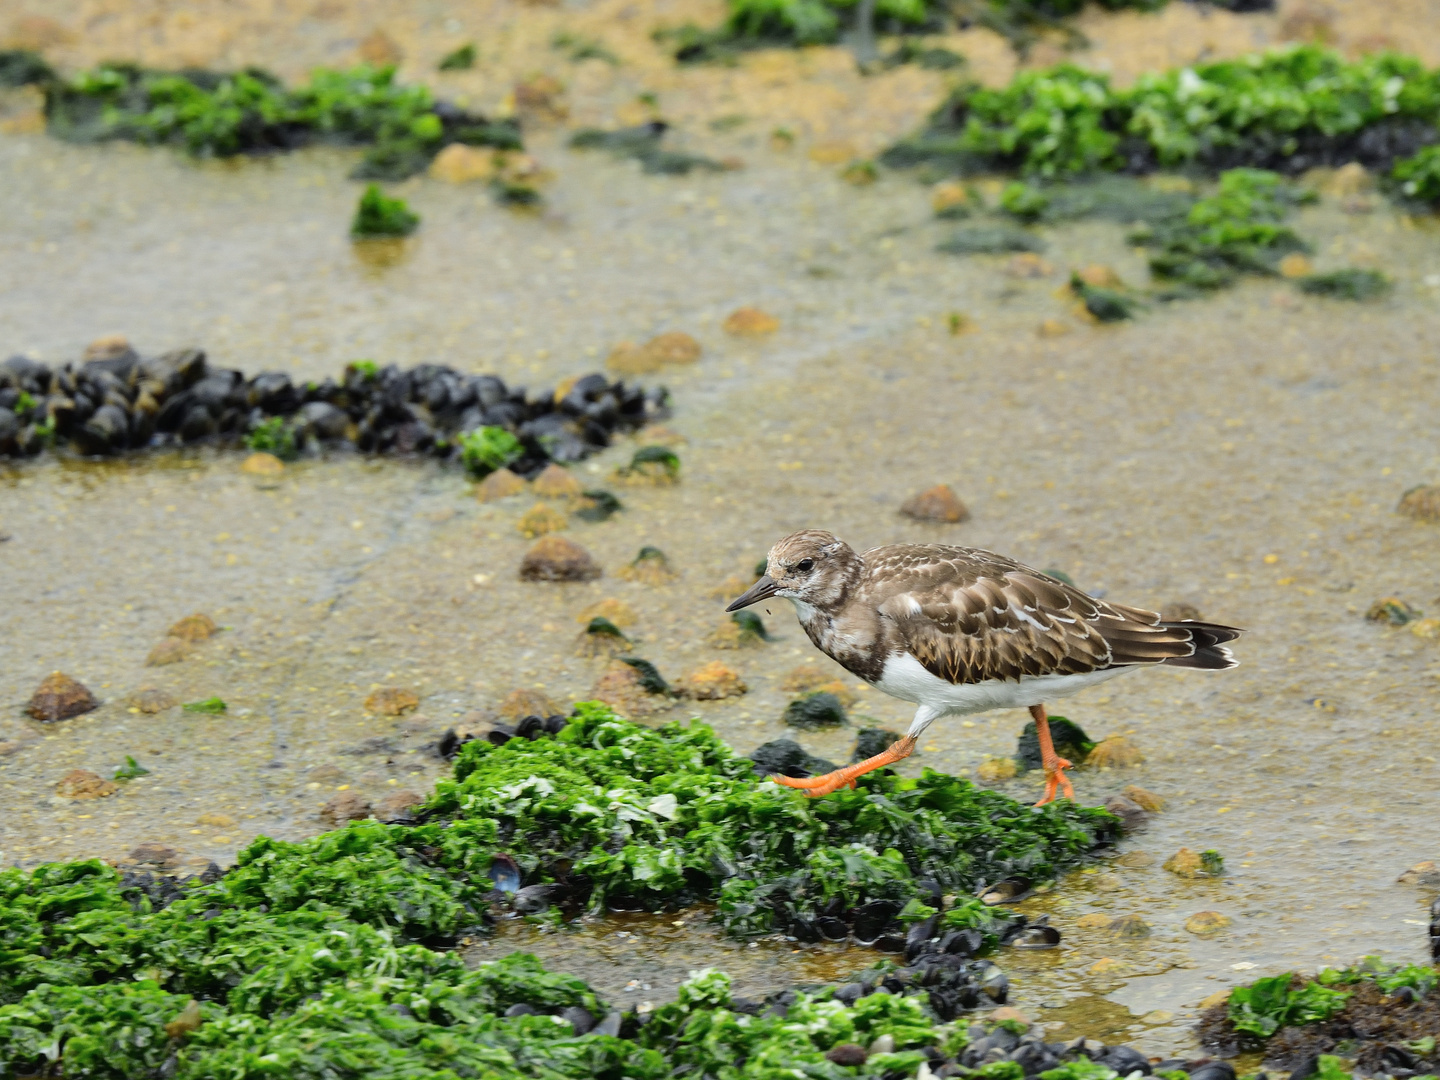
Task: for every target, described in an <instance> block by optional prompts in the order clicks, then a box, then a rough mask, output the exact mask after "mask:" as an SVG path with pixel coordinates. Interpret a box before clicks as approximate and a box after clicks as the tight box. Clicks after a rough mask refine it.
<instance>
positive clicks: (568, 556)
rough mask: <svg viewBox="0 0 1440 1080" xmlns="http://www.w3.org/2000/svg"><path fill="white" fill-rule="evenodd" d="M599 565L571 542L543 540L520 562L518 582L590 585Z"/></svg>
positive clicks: (553, 539) (558, 539)
mask: <svg viewBox="0 0 1440 1080" xmlns="http://www.w3.org/2000/svg"><path fill="white" fill-rule="evenodd" d="M602 572H603V571H601V569H600V564H599V563H597V562H596V561H595V559H594V558H593V557H592V556H591V554H590V553H589V552H588V551H586V550H585V549H584V548H583V547H581V546H580V545H579V544H577V543H575V541H573V540H567V539H565V537H563V536H555V535H553V534H552V535H550V536H542V537H541V538H540V539H539V540H537V541H536V542H535V546H534V547H532V548H531V549H530V550H529V551H527V552H526V553H525V558H524V559H522V560H521V562H520V580H521V581H593V580H594V579H595V578H598V577H599V576H600V575H601V573H602Z"/></svg>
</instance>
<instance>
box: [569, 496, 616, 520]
mask: <svg viewBox="0 0 1440 1080" xmlns="http://www.w3.org/2000/svg"><path fill="white" fill-rule="evenodd" d="M582 495H583V498H582V500H581V502H580V504H579V507H578V508H577V509H576V511H575V516H576V517H578V518H579V519H580V520H581V521H609V520H610V518H611V517H613V516H614V515H615V514H617V513H619V512H620V511H621V510H624V509H625V504H624V503H622V502H621V501H620V500H619V499H617V498H616V497H615V496H614V495H613V494H611V493H610V492H608V491H586V492H582Z"/></svg>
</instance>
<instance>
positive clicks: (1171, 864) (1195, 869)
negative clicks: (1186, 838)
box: [1161, 847, 1205, 878]
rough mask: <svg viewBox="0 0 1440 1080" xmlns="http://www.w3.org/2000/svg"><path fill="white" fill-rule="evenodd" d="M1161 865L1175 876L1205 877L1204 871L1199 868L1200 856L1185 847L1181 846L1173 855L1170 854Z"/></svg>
mask: <svg viewBox="0 0 1440 1080" xmlns="http://www.w3.org/2000/svg"><path fill="white" fill-rule="evenodd" d="M1161 866H1162V868H1163V869H1166V870H1169V871H1170V872H1171V873H1172V874H1175V875H1176V876H1177V877H1182V878H1199V877H1205V871H1204V870H1203V869H1202V868H1201V864H1200V856H1199V855H1197V854H1196V853H1195V852H1193V851H1191V850H1190V849H1189V848H1187V847H1182V848H1181V849H1180V850H1179V851H1177V852H1176V853H1175V854H1174V855H1171V856H1170V858H1168V859H1166V860H1165V861H1164V862H1163V863H1162V864H1161Z"/></svg>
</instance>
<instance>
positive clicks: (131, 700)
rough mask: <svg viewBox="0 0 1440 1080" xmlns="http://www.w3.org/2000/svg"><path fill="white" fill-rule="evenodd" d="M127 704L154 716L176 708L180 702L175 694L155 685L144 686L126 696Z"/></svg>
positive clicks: (136, 710) (137, 710)
mask: <svg viewBox="0 0 1440 1080" xmlns="http://www.w3.org/2000/svg"><path fill="white" fill-rule="evenodd" d="M125 704H126V705H128V706H129V707H130V708H131V709H132V710H134V711H135V712H141V713H145V714H147V715H152V716H153V715H154V714H155V713H162V712H164V711H165V710H166V709H173V708H175V706H176V705H179V704H180V702H179V701H177V700H176V699H175V697H174V695H173V694H170V693H169V692H167V691H165V690H161V689H160V688H158V687H155V686H144V687H141V688H140V689H139V690H136V691H135V692H134V693H132V694H130V695H129V696H128V697H126V699H125Z"/></svg>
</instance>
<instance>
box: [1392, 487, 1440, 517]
mask: <svg viewBox="0 0 1440 1080" xmlns="http://www.w3.org/2000/svg"><path fill="white" fill-rule="evenodd" d="M1395 511H1396V512H1397V513H1400V514H1404V515H1405V516H1406V517H1412V518H1414V519H1415V520H1416V521H1440V484H1423V485H1421V486H1420V487H1413V488H1411V489H1410V490H1409V491H1407V492H1405V494H1404V495H1402V496H1400V505H1399V506H1397V507H1395Z"/></svg>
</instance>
